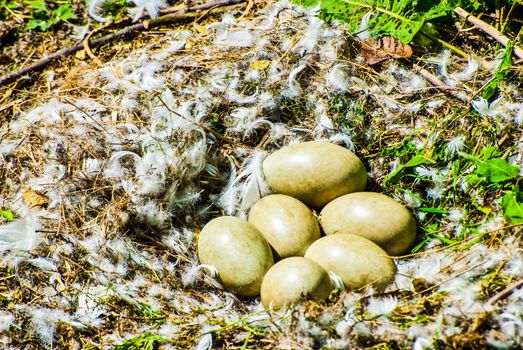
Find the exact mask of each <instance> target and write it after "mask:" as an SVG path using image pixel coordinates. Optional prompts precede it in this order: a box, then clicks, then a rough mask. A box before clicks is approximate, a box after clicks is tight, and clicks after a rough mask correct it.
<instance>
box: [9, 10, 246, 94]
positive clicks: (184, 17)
mask: <svg viewBox="0 0 523 350" xmlns="http://www.w3.org/2000/svg"><path fill="white" fill-rule="evenodd" d="M245 1H246V0H218V1H210V2H208V3H206V4H203V5H200V6H194V7H190V8H189V7H185V8H184V9H182V10H179V11H178V12H174V13H168V14H166V15H164V16H160V17H158V18H154V19H151V20H148V21H144V22H142V23H138V24H134V25H131V26H128V27H125V28H123V29H121V30H119V31H117V32H114V33H111V34H107V35H105V36H102V37H100V38H98V39H95V40H92V41H89V47H91V48H94V47H98V46H101V45H104V44H107V43H109V42H111V41H113V40H115V39H118V38H123V37H132V36H134V35H136V34H137V33H138V32H142V31H146V30H149V29H152V28H156V27H160V26H163V25H166V24H172V23H180V22H186V21H189V20H193V19H195V18H198V17H199V16H200V15H201V14H200V13H198V11H202V10H209V9H211V10H214V8H219V7H225V6H231V5H237V4H240V3H243V2H245ZM189 10H190V11H191V12H189ZM209 13H210V12H209ZM84 48H85V45H84V43H83V42H81V43H78V44H76V45H74V46H71V47H66V48H63V49H61V50H58V51H57V52H55V53H54V54H52V55H49V56H47V57H44V58H42V59H40V60H39V61H37V62H36V63H34V64H32V65H31V66H28V67H25V68H23V69H20V70H19V71H17V72H14V73H11V74H8V75H5V76H3V77H2V78H0V86H4V85H6V84H9V83H11V82H13V81H15V80H17V79H19V78H21V77H22V76H24V75H25V74H28V73H31V72H36V71H40V70H43V69H44V68H45V67H47V66H48V65H49V64H51V63H52V62H54V61H56V60H57V59H59V58H63V57H65V56H68V55H71V54H74V53H75V52H77V51H80V50H82V49H84Z"/></svg>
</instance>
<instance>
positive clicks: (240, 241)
mask: <svg viewBox="0 0 523 350" xmlns="http://www.w3.org/2000/svg"><path fill="white" fill-rule="evenodd" d="M198 257H199V258H200V262H201V263H202V264H207V265H211V266H214V267H215V268H216V270H217V271H218V277H219V279H220V282H221V283H222V284H223V286H224V287H225V288H226V289H227V290H229V291H232V292H235V293H237V294H238V295H242V296H255V295H258V294H259V293H260V288H261V283H262V280H263V276H264V275H265V273H266V272H267V270H269V268H270V267H271V266H272V265H273V264H274V259H273V257H272V251H271V248H270V246H269V243H268V242H267V241H266V240H265V238H264V237H263V235H262V234H261V232H260V231H259V230H258V229H257V228H256V227H254V225H252V224H250V223H249V222H247V221H245V220H241V219H239V218H237V217H233V216H222V217H219V218H216V219H213V220H211V221H210V222H209V223H208V224H207V225H205V227H204V228H203V229H202V231H201V233H200V235H199V237H198Z"/></svg>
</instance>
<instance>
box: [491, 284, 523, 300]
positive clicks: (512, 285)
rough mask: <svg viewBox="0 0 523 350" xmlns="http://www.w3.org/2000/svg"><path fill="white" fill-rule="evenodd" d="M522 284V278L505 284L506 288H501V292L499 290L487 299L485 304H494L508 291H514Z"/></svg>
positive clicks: (507, 293)
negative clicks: (507, 284)
mask: <svg viewBox="0 0 523 350" xmlns="http://www.w3.org/2000/svg"><path fill="white" fill-rule="evenodd" d="M522 285H523V279H522V280H519V281H516V282H514V283H512V284H511V285H509V286H507V288H505V289H503V290H502V291H501V292H499V293H498V294H496V295H494V296H493V297H492V298H490V299H489V300H488V301H487V304H488V305H494V304H495V303H497V302H498V301H500V300H501V299H503V298H505V297H506V296H508V295H509V294H510V293H512V292H513V291H514V289H516V288H519V287H521V286H522Z"/></svg>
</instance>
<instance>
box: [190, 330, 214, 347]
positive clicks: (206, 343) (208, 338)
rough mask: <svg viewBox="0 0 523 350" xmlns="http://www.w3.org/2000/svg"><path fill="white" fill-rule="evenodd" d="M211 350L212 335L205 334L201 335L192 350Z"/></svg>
mask: <svg viewBox="0 0 523 350" xmlns="http://www.w3.org/2000/svg"><path fill="white" fill-rule="evenodd" d="M211 349H212V334H211V333H207V334H204V335H202V337H201V338H200V340H199V341H198V344H196V346H195V347H194V350H211Z"/></svg>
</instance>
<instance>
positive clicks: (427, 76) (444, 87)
mask: <svg viewBox="0 0 523 350" xmlns="http://www.w3.org/2000/svg"><path fill="white" fill-rule="evenodd" d="M414 69H415V70H416V71H417V72H418V73H419V74H421V75H422V76H423V77H424V78H425V79H427V80H428V82H429V83H431V84H432V85H433V86H434V87H435V88H437V89H439V90H441V91H443V92H448V93H450V94H451V95H452V96H454V97H457V98H459V99H460V100H462V101H467V99H466V98H464V97H462V96H460V95H459V94H458V93H457V92H456V88H455V87H452V86H448V85H447V84H445V83H444V82H442V81H441V80H440V79H438V77H436V76H435V75H434V74H432V73H431V72H429V71H428V70H426V69H425V68H422V67H420V66H418V65H417V64H414Z"/></svg>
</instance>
